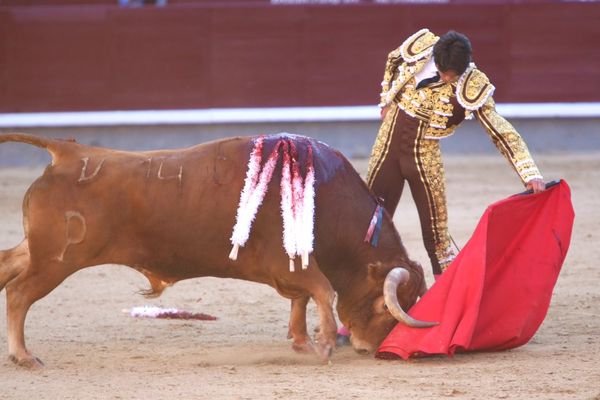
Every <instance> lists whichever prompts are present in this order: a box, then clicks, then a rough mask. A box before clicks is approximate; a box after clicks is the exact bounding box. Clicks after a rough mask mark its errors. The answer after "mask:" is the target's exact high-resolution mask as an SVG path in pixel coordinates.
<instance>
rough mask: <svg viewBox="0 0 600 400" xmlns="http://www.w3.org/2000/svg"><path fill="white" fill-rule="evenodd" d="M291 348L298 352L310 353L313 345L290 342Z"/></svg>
mask: <svg viewBox="0 0 600 400" xmlns="http://www.w3.org/2000/svg"><path fill="white" fill-rule="evenodd" d="M292 349H293V350H294V351H295V352H296V353H300V354H310V353H312V352H313V346H312V345H311V344H310V343H292Z"/></svg>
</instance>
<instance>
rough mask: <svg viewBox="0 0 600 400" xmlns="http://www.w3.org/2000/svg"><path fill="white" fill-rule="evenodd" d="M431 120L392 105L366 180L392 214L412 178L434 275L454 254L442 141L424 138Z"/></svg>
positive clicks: (380, 131)
mask: <svg viewBox="0 0 600 400" xmlns="http://www.w3.org/2000/svg"><path fill="white" fill-rule="evenodd" d="M426 127H427V122H424V121H421V120H419V119H417V118H413V117H410V116H409V115H407V114H406V113H405V112H404V111H402V110H400V109H399V108H398V107H397V106H395V105H393V106H391V107H390V109H389V111H388V113H387V115H386V117H385V119H384V121H383V123H382V124H381V128H380V130H379V133H378V135H377V139H376V140H375V144H374V146H373V151H372V154H371V159H370V161H369V172H368V174H367V184H368V186H369V188H370V189H371V190H372V191H373V192H374V193H375V195H377V196H378V197H380V198H381V199H382V200H383V206H384V207H385V209H386V210H387V211H388V212H389V213H390V215H393V214H394V211H396V207H397V206H398V202H399V201H400V197H401V196H402V190H403V189H404V183H405V182H408V185H409V186H410V191H411V193H412V196H413V200H414V202H415V204H416V206H417V210H418V213H419V219H420V222H421V233H422V235H423V243H424V245H425V249H426V250H427V254H428V255H429V259H430V260H431V266H432V269H433V273H434V274H441V273H442V272H443V271H444V270H445V268H446V267H447V266H448V265H449V264H450V262H451V261H452V259H453V258H454V256H455V254H454V251H453V250H452V248H451V245H450V235H449V233H448V213H447V208H446V184H445V176H444V164H443V161H442V155H441V151H440V146H439V141H438V140H432V139H423V137H422V136H423V134H424V132H425V128H426Z"/></svg>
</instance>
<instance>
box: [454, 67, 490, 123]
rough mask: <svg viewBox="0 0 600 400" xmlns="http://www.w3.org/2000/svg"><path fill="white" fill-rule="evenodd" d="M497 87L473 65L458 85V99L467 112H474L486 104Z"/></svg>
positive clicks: (461, 77)
mask: <svg viewBox="0 0 600 400" xmlns="http://www.w3.org/2000/svg"><path fill="white" fill-rule="evenodd" d="M494 90H495V87H494V85H492V84H491V83H490V80H489V79H488V77H487V76H486V75H485V74H484V73H483V72H481V71H480V70H478V69H477V68H476V67H475V64H473V63H471V65H470V66H469V68H467V70H466V71H465V72H464V73H463V74H462V75H461V76H460V78H459V80H458V83H457V85H456V98H457V100H458V102H459V103H460V105H461V106H463V107H464V108H465V109H466V110H469V111H474V110H477V109H478V108H480V107H481V106H482V105H484V104H485V102H486V101H487V99H488V98H490V97H491V96H492V94H493V93H494Z"/></svg>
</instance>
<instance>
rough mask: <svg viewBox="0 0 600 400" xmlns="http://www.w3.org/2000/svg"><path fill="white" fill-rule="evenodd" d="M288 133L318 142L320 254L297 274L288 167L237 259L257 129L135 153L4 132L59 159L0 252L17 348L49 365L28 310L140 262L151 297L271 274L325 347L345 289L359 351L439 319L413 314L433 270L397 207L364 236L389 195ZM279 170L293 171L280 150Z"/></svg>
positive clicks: (294, 313) (295, 323)
mask: <svg viewBox="0 0 600 400" xmlns="http://www.w3.org/2000/svg"><path fill="white" fill-rule="evenodd" d="M281 137H283V136H276V137H267V138H266V139H265V140H264V143H265V144H264V146H265V148H266V149H267V150H268V151H270V149H272V148H273V147H274V146H275V145H274V143H275V142H276V140H280V139H281ZM285 138H286V140H293V141H294V143H295V145H296V147H297V149H298V154H299V155H300V156H299V157H300V159H302V158H303V157H304V158H306V156H303V155H305V154H306V153H307V152H306V150H307V146H312V149H313V153H314V156H313V163H314V173H315V182H316V183H315V192H316V194H315V199H314V202H315V218H314V221H315V222H314V238H315V241H314V252H313V253H312V254H311V255H310V259H309V267H308V268H307V269H305V270H304V269H301V268H296V270H295V272H290V270H289V268H288V256H287V255H286V254H285V252H284V250H283V247H282V216H281V212H280V208H279V201H280V194H279V180H280V176H281V174H280V173H275V174H274V177H273V180H272V181H271V183H270V184H269V190H268V192H267V194H266V197H265V198H264V202H263V204H262V206H261V208H260V209H259V211H258V213H257V215H256V219H255V221H254V223H253V226H252V231H251V234H250V238H249V240H248V242H247V243H246V244H245V246H244V247H242V248H240V250H239V255H238V257H237V260H236V261H232V260H230V259H229V258H228V254H229V252H230V250H231V243H230V241H229V238H230V236H231V230H232V227H233V226H234V224H235V218H236V209H237V205H238V200H239V198H240V191H241V189H242V187H243V184H244V178H245V173H246V166H247V162H248V158H249V155H250V152H251V150H252V145H253V140H254V139H255V138H249V137H244V138H231V139H225V140H220V141H215V142H210V143H206V144H201V145H197V146H194V147H191V148H187V149H182V150H160V151H149V152H125V151H116V150H109V149H103V148H96V147H89V146H85V145H81V144H78V143H76V142H74V141H62V140H52V139H46V138H42V137H37V136H31V135H25V134H7V135H0V143H2V142H7V141H14V142H23V143H28V144H31V145H34V146H38V147H41V148H45V149H46V150H48V151H49V152H50V153H51V155H52V163H51V164H50V165H49V166H48V167H47V168H46V170H45V172H44V174H43V175H42V176H41V177H40V178H38V179H37V180H36V181H35V182H34V183H33V184H32V185H31V187H30V188H29V190H28V191H27V193H26V195H25V199H24V201H23V218H24V230H25V238H24V240H23V241H22V242H21V243H20V244H19V245H18V246H16V247H15V248H12V249H8V250H4V251H1V252H0V290H2V288H4V287H6V296H7V328H8V351H9V356H10V358H11V359H12V360H13V361H14V362H15V363H17V364H19V365H22V366H26V367H36V366H40V365H42V364H41V361H40V360H39V359H38V358H37V357H35V356H33V355H32V354H31V353H30V352H29V351H28V350H27V349H26V346H25V336H24V323H25V318H26V315H27V311H28V309H29V307H30V306H31V305H32V304H33V303H34V302H35V301H37V300H38V299H40V298H42V297H44V296H45V295H47V294H48V293H49V292H50V291H52V290H53V289H54V288H55V287H57V286H58V285H59V284H60V283H61V282H62V281H63V280H64V279H65V278H67V277H68V276H69V275H71V274H73V273H74V272H76V271H78V270H80V269H82V268H85V267H89V266H93V265H100V264H122V265H126V266H130V267H132V268H134V269H136V270H138V271H139V272H141V273H142V274H144V275H145V276H146V277H147V278H148V280H149V281H150V284H151V287H152V290H151V291H149V294H153V295H158V294H160V293H161V292H162V291H163V290H164V288H165V287H167V286H169V285H172V284H173V283H175V282H177V281H180V280H183V279H189V278H196V277H201V276H216V277H227V278H237V279H244V280H248V281H253V282H261V283H265V284H267V285H270V286H272V287H273V288H275V289H276V290H277V291H278V292H279V294H281V295H282V296H284V297H286V298H289V299H291V300H292V307H291V315H290V323H289V336H290V337H291V338H292V339H293V343H294V345H293V346H294V348H296V349H297V350H298V349H300V350H307V349H308V348H311V347H312V348H315V349H316V350H317V352H318V353H320V354H321V355H323V356H324V357H328V356H329V351H330V349H331V348H332V347H334V346H335V334H336V322H335V318H334V314H333V308H332V306H333V302H334V295H335V292H337V294H338V300H337V312H338V315H339V318H340V320H341V322H342V323H343V324H344V325H345V326H347V327H348V328H350V329H351V331H352V344H353V346H354V348H355V349H356V350H357V351H360V352H368V351H372V350H374V348H375V347H376V346H378V344H379V343H380V342H381V341H382V340H383V339H384V338H385V336H386V335H387V334H388V333H389V332H390V330H391V329H392V327H393V326H394V324H395V323H396V322H397V320H398V319H400V320H403V321H404V322H405V323H408V324H416V325H419V326H421V325H427V323H421V322H420V321H415V320H412V319H411V318H410V317H409V316H408V315H406V314H405V313H404V312H403V311H402V308H404V309H406V308H407V307H410V306H411V305H412V304H413V303H414V302H415V301H416V299H417V297H418V295H419V294H421V293H422V292H423V290H424V279H423V271H422V269H421V267H420V266H419V265H418V264H416V263H414V262H412V261H410V260H409V259H408V257H407V254H406V251H405V249H404V247H403V245H402V243H401V241H400V237H399V235H398V233H397V231H396V230H395V228H394V226H393V224H392V222H391V219H390V218H389V216H388V215H387V214H384V218H383V224H382V227H381V235H380V240H379V243H378V245H377V246H376V247H372V246H371V245H369V244H368V243H364V242H363V238H364V236H365V231H366V229H367V227H368V226H369V222H370V219H371V216H372V214H373V211H374V209H375V208H376V205H377V203H376V200H375V198H374V196H373V195H372V194H371V193H370V192H369V190H368V189H367V187H366V185H365V184H364V182H363V181H362V179H361V178H360V176H359V175H358V174H357V173H356V171H355V170H354V169H353V168H352V166H351V165H350V163H349V162H348V161H347V160H346V159H345V158H344V157H343V156H342V155H341V154H340V153H339V152H337V151H335V150H333V149H331V148H330V147H328V146H327V145H325V144H323V143H320V142H317V141H314V140H312V139H309V138H305V137H300V136H294V135H286V136H285ZM300 161H302V160H300ZM276 170H278V171H280V170H281V160H280V161H279V164H278V165H277V167H276ZM395 267H401V268H395ZM386 277H387V278H386ZM384 281H385V286H386V287H387V293H386V294H385V296H384ZM310 298H313V299H314V301H315V302H316V304H317V308H318V312H319V324H320V333H319V334H318V337H317V343H316V344H312V342H311V340H310V337H309V335H308V333H307V328H306V306H307V303H308V301H309V299H310Z"/></svg>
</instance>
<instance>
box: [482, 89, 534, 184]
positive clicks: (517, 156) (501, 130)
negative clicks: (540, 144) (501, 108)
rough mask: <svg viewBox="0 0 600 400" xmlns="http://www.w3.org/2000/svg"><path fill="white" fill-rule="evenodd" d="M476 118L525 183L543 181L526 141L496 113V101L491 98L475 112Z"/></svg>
mask: <svg viewBox="0 0 600 400" xmlns="http://www.w3.org/2000/svg"><path fill="white" fill-rule="evenodd" d="M475 116H476V117H477V120H478V121H479V122H480V123H481V125H482V126H483V127H484V129H485V130H486V132H487V133H488V135H490V138H491V139H492V141H493V142H494V144H495V145H496V147H497V148H498V150H500V152H501V153H502V155H504V157H506V159H507V160H508V161H509V162H510V163H511V165H512V166H513V168H514V169H515V171H516V172H517V173H518V174H519V176H520V177H521V180H522V181H523V182H524V183H527V182H529V181H531V180H532V179H536V178H538V179H542V175H541V174H540V171H539V169H538V168H537V166H536V165H535V162H534V161H533V158H532V157H531V154H530V153H529V149H528V148H527V145H526V144H525V141H524V140H523V138H521V135H519V133H518V132H517V131H516V129H515V128H514V127H513V126H512V125H511V124H510V122H508V121H507V120H506V119H504V118H503V117H502V116H501V115H500V114H498V113H497V112H496V106H495V103H494V99H492V98H491V97H490V98H489V99H488V100H487V102H486V103H485V105H484V106H483V107H481V108H480V109H479V110H477V111H476V112H475Z"/></svg>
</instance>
